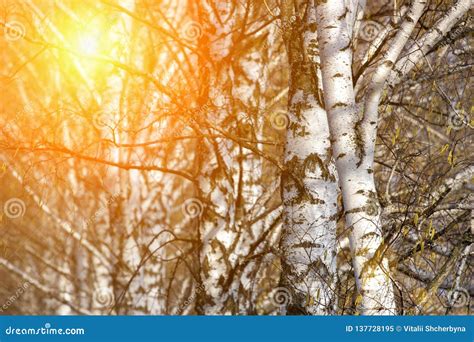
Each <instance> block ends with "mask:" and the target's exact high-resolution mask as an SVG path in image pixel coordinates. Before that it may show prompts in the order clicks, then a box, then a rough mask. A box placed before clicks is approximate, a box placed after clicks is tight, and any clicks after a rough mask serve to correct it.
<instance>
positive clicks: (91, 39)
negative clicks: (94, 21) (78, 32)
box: [79, 34, 99, 55]
mask: <svg viewBox="0 0 474 342" xmlns="http://www.w3.org/2000/svg"><path fill="white" fill-rule="evenodd" d="M98 48H99V40H98V39H97V37H96V36H95V35H93V34H86V35H83V36H81V37H80V38H79V51H80V52H82V53H83V54H86V55H93V54H96V53H97V50H98Z"/></svg>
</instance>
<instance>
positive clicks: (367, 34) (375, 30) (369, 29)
mask: <svg viewBox="0 0 474 342" xmlns="http://www.w3.org/2000/svg"><path fill="white" fill-rule="evenodd" d="M382 29H383V27H382V25H381V24H379V23H378V22H376V21H374V20H364V21H362V23H361V25H360V29H359V36H360V37H361V38H362V39H364V40H365V41H368V42H371V41H373V40H375V38H377V36H378V35H379V33H380V32H381V31H382Z"/></svg>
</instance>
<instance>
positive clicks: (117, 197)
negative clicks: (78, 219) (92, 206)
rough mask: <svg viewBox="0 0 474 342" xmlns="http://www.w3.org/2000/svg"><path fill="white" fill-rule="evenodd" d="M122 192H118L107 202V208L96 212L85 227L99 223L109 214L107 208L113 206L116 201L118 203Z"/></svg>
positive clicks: (86, 222)
mask: <svg viewBox="0 0 474 342" xmlns="http://www.w3.org/2000/svg"><path fill="white" fill-rule="evenodd" d="M121 193H122V192H121V191H118V192H116V193H115V194H113V195H112V196H110V198H109V199H108V200H107V202H106V203H105V206H102V207H101V208H100V209H98V210H96V211H95V212H94V214H92V215H91V216H90V217H89V219H87V220H86V221H85V222H84V226H85V227H89V226H90V225H92V224H93V223H95V222H96V221H97V219H98V218H99V217H101V216H103V215H105V214H106V213H107V208H108V207H109V206H110V205H111V204H112V203H114V202H115V201H117V200H118V199H119V198H120V195H121Z"/></svg>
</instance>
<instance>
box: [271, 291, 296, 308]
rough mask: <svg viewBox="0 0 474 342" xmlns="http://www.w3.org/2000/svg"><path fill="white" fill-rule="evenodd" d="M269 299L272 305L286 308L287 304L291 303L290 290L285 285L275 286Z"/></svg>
mask: <svg viewBox="0 0 474 342" xmlns="http://www.w3.org/2000/svg"><path fill="white" fill-rule="evenodd" d="M270 301H271V303H272V305H274V306H276V307H280V308H282V307H283V308H286V307H287V306H288V304H291V303H292V301H293V297H292V295H291V292H290V290H288V289H287V288H286V287H277V288H276V289H274V290H273V291H272V295H271V297H270Z"/></svg>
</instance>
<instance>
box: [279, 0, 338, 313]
mask: <svg viewBox="0 0 474 342" xmlns="http://www.w3.org/2000/svg"><path fill="white" fill-rule="evenodd" d="M301 5H302V6H301V8H302V10H306V14H305V13H297V14H298V15H297V16H294V15H293V11H292V4H290V3H289V2H288V3H287V4H285V5H284V6H282V15H283V16H282V17H283V20H282V26H283V27H288V26H290V27H291V29H286V30H285V33H284V38H285V41H286V44H287V51H288V57H289V64H290V89H289V101H288V102H289V103H288V129H287V134H286V144H285V167H286V170H287V171H286V174H284V176H283V180H282V182H283V184H282V185H283V205H284V228H283V233H282V240H281V247H282V254H283V255H282V274H281V277H282V280H281V282H282V285H283V286H284V287H286V288H288V289H289V290H290V293H291V297H292V298H291V303H289V306H288V313H289V314H315V315H324V314H333V313H334V307H335V274H336V258H335V257H336V251H335V245H336V214H337V184H336V175H335V167H334V163H333V160H332V155H331V151H330V141H329V128H328V123H327V116H326V112H325V110H324V108H323V105H322V101H321V83H320V79H321V77H320V69H319V56H318V52H317V50H316V45H317V37H316V30H315V26H316V12H315V7H314V6H313V4H312V1H306V4H304V3H302V4H301ZM303 5H306V8H305V9H304V7H303Z"/></svg>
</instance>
